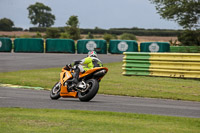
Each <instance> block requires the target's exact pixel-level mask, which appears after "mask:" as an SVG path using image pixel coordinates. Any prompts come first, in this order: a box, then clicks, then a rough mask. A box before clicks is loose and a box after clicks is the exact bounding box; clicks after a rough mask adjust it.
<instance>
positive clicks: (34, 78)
mask: <svg viewBox="0 0 200 133" xmlns="http://www.w3.org/2000/svg"><path fill="white" fill-rule="evenodd" d="M105 66H106V67H108V69H109V72H108V73H107V75H106V76H105V77H104V78H103V79H102V81H101V82H100V90H99V93H102V94H111V95H124V96H136V97H151V98H165V99H175V100H190V101H200V82H199V81H200V80H194V79H178V78H166V77H145V76H123V75H122V74H121V73H122V69H121V68H122V67H121V66H122V63H121V62H119V63H108V64H105ZM60 71H61V68H49V69H38V70H24V71H17V72H5V73H0V83H7V84H14V85H23V86H35V87H42V88H45V89H51V87H52V86H53V85H54V84H55V83H56V82H57V81H58V80H59V73H60Z"/></svg>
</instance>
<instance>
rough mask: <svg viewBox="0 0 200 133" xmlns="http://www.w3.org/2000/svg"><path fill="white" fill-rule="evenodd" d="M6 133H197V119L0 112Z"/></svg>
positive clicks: (44, 111) (199, 121) (50, 111)
mask: <svg viewBox="0 0 200 133" xmlns="http://www.w3.org/2000/svg"><path fill="white" fill-rule="evenodd" d="M0 116H1V117H0V123H1V124H0V131H1V132H6V133H11V132H15V133H29V132H34V133H35V132H40V133H41V132H42V133H46V132H47V133H51V132H52V133H62V132H65V133H71V132H73V133H80V132H81V133H94V132H95V133H98V132H99V133H106V132H115V133H118V132H123V133H129V132H130V133H133V132H137V133H144V132H145V133H152V132H161V133H199V131H200V119H199V118H184V117H169V116H158V115H144V114H132V113H116V112H102V111H101V112H100V111H76V110H56V109H23V108H0Z"/></svg>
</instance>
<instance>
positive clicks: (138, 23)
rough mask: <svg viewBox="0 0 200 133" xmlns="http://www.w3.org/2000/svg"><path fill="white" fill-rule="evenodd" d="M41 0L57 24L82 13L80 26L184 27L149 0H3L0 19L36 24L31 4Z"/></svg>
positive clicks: (27, 26)
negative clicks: (31, 16)
mask: <svg viewBox="0 0 200 133" xmlns="http://www.w3.org/2000/svg"><path fill="white" fill-rule="evenodd" d="M36 2H41V3H43V4H45V5H47V6H49V7H50V8H51V9H52V14H54V15H55V16H56V20H55V24H54V25H53V26H56V27H57V26H66V24H65V23H66V22H67V20H68V19H69V17H70V16H72V15H76V16H78V19H79V22H80V28H94V27H99V28H104V29H109V28H132V27H138V28H149V29H152V28H160V29H181V27H180V26H178V24H176V23H175V22H173V21H167V20H164V19H161V18H160V16H159V15H158V14H157V13H156V9H155V5H153V4H151V3H150V2H149V0H0V18H4V17H6V18H9V19H11V20H12V21H13V22H14V24H15V26H16V27H22V28H29V27H33V26H34V25H32V24H31V23H30V20H29V19H28V10H27V7H28V6H29V5H31V4H35V3H36Z"/></svg>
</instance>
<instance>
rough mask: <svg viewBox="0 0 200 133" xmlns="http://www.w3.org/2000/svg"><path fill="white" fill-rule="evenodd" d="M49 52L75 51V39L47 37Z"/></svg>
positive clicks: (47, 50)
mask: <svg viewBox="0 0 200 133" xmlns="http://www.w3.org/2000/svg"><path fill="white" fill-rule="evenodd" d="M46 52H47V53H75V44H74V40H71V39H47V40H46Z"/></svg>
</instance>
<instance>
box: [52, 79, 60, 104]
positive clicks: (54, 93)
mask: <svg viewBox="0 0 200 133" xmlns="http://www.w3.org/2000/svg"><path fill="white" fill-rule="evenodd" d="M50 98H51V99H52V100H57V99H59V98H60V82H57V83H56V84H55V85H54V86H53V88H52V89H51V91H50Z"/></svg>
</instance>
